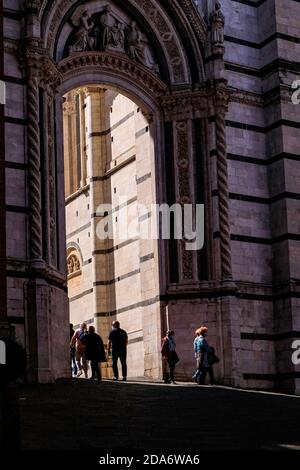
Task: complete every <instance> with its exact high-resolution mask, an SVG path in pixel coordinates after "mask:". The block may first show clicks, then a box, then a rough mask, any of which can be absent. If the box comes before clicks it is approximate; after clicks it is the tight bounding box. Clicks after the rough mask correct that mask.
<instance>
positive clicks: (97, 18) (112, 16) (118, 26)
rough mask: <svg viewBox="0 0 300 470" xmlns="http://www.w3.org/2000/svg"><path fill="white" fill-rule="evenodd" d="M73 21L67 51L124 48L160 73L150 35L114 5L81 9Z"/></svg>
mask: <svg viewBox="0 0 300 470" xmlns="http://www.w3.org/2000/svg"><path fill="white" fill-rule="evenodd" d="M71 23H72V26H73V27H74V28H76V29H75V31H73V33H72V34H71V38H70V39H69V47H68V51H67V52H66V53H65V55H68V54H70V55H72V54H75V53H78V52H87V51H113V52H121V53H124V54H126V55H128V57H130V59H132V60H134V61H136V62H138V63H140V64H142V65H144V66H145V67H147V68H149V69H151V70H152V71H153V72H154V73H157V74H159V67H158V65H157V63H156V61H155V59H154V56H153V53H152V51H151V49H150V46H149V41H148V39H147V37H146V35H145V34H144V33H143V32H142V31H141V30H140V28H139V27H138V25H137V23H136V22H135V21H131V22H130V23H129V24H126V23H125V22H124V21H123V20H121V19H119V18H118V16H117V14H116V13H114V12H113V10H112V7H111V5H107V6H106V7H105V8H104V9H103V10H102V11H101V12H100V13H99V14H94V15H93V16H91V15H90V14H89V13H88V11H87V10H84V11H82V10H78V11H77V12H75V14H74V15H73V17H72V18H71Z"/></svg>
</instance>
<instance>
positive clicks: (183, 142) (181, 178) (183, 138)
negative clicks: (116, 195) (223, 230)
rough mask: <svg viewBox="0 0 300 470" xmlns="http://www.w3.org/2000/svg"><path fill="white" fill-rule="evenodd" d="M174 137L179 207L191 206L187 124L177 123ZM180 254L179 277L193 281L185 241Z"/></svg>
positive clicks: (191, 261) (191, 260) (191, 255)
mask: <svg viewBox="0 0 300 470" xmlns="http://www.w3.org/2000/svg"><path fill="white" fill-rule="evenodd" d="M175 130H176V132H175V135H176V142H177V145H176V150H177V152H176V156H175V161H176V165H177V174H178V179H177V184H178V198H179V203H180V204H181V205H184V204H191V203H192V196H191V187H190V172H191V168H190V162H189V135H188V122H187V121H177V122H176V123H175ZM179 246H180V253H181V276H182V281H191V280H193V277H194V276H193V253H192V252H191V251H187V250H186V246H185V240H181V241H180V245H179Z"/></svg>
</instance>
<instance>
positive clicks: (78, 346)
mask: <svg viewBox="0 0 300 470" xmlns="http://www.w3.org/2000/svg"><path fill="white" fill-rule="evenodd" d="M86 332H87V325H86V323H82V324H81V326H80V328H79V329H78V330H76V331H75V333H74V335H73V337H72V339H71V342H70V347H71V348H72V347H73V346H75V358H76V365H77V369H78V372H77V377H80V376H81V375H82V371H83V372H84V375H85V378H86V379H87V378H88V365H87V362H86V357H85V345H84V340H83V339H84V337H85V335H86V334H87V333H86Z"/></svg>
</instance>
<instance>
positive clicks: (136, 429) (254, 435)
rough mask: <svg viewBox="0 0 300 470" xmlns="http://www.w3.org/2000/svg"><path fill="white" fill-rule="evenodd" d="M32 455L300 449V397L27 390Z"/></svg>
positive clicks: (106, 385)
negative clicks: (34, 452) (35, 452)
mask: <svg viewBox="0 0 300 470" xmlns="http://www.w3.org/2000/svg"><path fill="white" fill-rule="evenodd" d="M20 397H21V401H20V413H21V446H22V449H24V450H54V449H55V450H98V451H101V450H105V451H109V450H114V449H118V450H119V449H127V450H128V449H130V450H149V451H150V450H151V451H152V450H162V449H163V450H172V449H177V450H180V449H189V450H190V451H199V450H201V449H205V450H212V449H216V450H222V449H231V450H238V449H280V448H282V447H281V446H282V445H283V446H286V445H299V446H300V432H299V422H300V398H298V397H290V396H283V395H275V394H267V393H261V392H247V391H240V390H233V389H226V388H221V387H199V386H197V385H196V384H187V385H183V384H179V385H177V386H176V385H171V386H169V385H163V384H157V383H156V384H155V383H153V384H149V383H148V384H147V383H145V384H143V383H113V382H110V381H105V382H103V383H101V384H99V383H97V382H90V381H85V380H76V379H74V380H70V381H60V382H57V383H56V384H55V385H39V386H31V387H29V386H24V387H22V388H21V389H20Z"/></svg>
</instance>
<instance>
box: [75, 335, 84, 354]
mask: <svg viewBox="0 0 300 470" xmlns="http://www.w3.org/2000/svg"><path fill="white" fill-rule="evenodd" d="M85 336H86V333H85V332H84V331H83V332H82V333H81V334H80V335H79V336H78V338H77V340H76V352H77V353H78V354H84V353H85V344H84V337H85Z"/></svg>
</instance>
